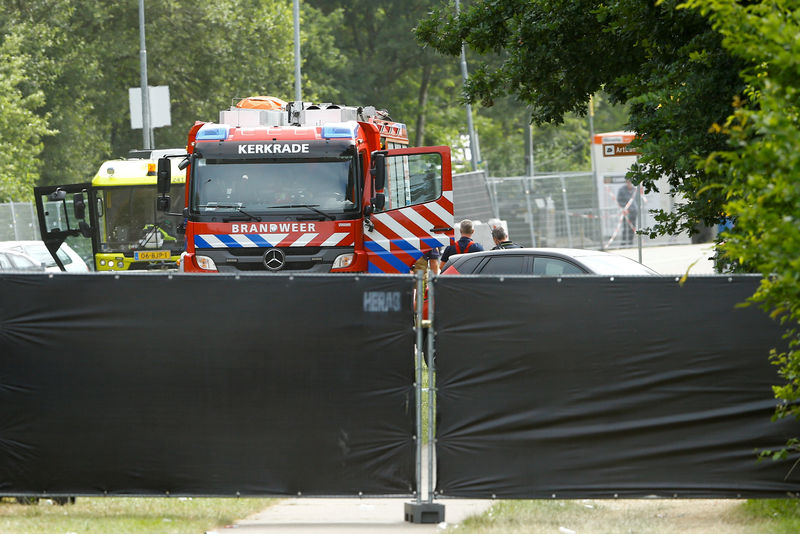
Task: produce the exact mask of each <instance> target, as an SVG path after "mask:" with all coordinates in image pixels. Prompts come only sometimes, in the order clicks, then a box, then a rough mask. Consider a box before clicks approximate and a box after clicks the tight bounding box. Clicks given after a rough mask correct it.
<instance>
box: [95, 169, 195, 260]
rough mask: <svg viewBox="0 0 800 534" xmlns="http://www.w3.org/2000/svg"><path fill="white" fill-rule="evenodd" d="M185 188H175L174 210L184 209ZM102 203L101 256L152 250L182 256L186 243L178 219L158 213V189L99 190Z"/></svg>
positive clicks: (100, 215) (118, 187) (173, 189)
mask: <svg viewBox="0 0 800 534" xmlns="http://www.w3.org/2000/svg"><path fill="white" fill-rule="evenodd" d="M184 187H185V186H184V184H172V187H171V188H170V199H171V205H172V206H173V209H175V210H180V209H181V207H182V206H183V205H184V200H183V199H184ZM97 191H98V198H99V199H102V200H101V202H100V206H102V209H101V210H99V212H98V215H99V221H100V228H101V229H102V231H101V232H100V252H128V251H132V250H141V249H149V248H159V249H164V250H171V251H173V252H176V253H179V252H180V251H181V250H182V249H183V239H182V238H180V237H179V236H178V233H177V231H176V226H177V224H178V223H179V222H180V221H179V219H178V218H177V217H174V216H168V215H167V214H166V213H164V212H161V211H156V209H155V201H156V196H157V195H156V186H155V185H137V186H117V187H102V188H97Z"/></svg>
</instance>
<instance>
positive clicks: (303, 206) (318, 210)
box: [269, 204, 336, 221]
mask: <svg viewBox="0 0 800 534" xmlns="http://www.w3.org/2000/svg"><path fill="white" fill-rule="evenodd" d="M317 206H319V204H282V205H280V206H269V207H270V208H308V209H310V210H311V211H315V212H317V213H319V214H320V215H322V216H323V217H325V218H326V219H330V220H332V221H335V220H336V217H335V216H333V215H331V214H330V213H325V212H324V211H322V210H321V209H317Z"/></svg>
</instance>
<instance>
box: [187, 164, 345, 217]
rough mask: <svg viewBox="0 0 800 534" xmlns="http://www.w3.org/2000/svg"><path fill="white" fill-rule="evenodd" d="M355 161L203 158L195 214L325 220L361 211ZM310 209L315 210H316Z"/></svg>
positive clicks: (197, 170) (197, 168)
mask: <svg viewBox="0 0 800 534" xmlns="http://www.w3.org/2000/svg"><path fill="white" fill-rule="evenodd" d="M353 162H354V160H353V158H352V157H341V158H334V159H328V158H326V159H318V158H305V159H285V160H269V161H264V160H225V159H216V160H215V159H209V160H205V159H198V160H197V162H196V164H195V166H194V169H193V175H194V178H193V180H194V188H193V195H192V203H193V206H192V207H193V209H194V210H196V211H198V212H199V213H201V214H211V213H217V212H220V211H221V212H226V213H235V212H238V211H240V210H241V209H245V211H246V212H247V213H248V214H252V213H258V214H265V213H267V214H272V213H275V214H285V213H286V211H287V209H297V208H300V209H301V211H302V212H303V213H306V214H308V213H312V214H313V213H315V212H316V213H317V214H318V215H320V216H325V215H330V216H331V217H333V216H335V215H337V214H343V213H345V212H348V211H350V212H351V211H353V210H356V209H357V208H358V189H357V187H356V184H357V181H356V179H355V177H356V172H355V165H354V164H353ZM309 208H316V210H311V209H309Z"/></svg>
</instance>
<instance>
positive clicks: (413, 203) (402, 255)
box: [364, 146, 453, 273]
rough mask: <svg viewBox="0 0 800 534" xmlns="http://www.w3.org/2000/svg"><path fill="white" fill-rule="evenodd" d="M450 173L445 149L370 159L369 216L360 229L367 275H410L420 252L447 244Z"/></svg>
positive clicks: (405, 150) (399, 151) (400, 152)
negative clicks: (378, 273)
mask: <svg viewBox="0 0 800 534" xmlns="http://www.w3.org/2000/svg"><path fill="white" fill-rule="evenodd" d="M451 172H452V171H451V166H450V148H449V147H446V146H439V147H419V148H402V149H397V150H385V151H380V152H376V153H374V154H373V158H372V170H371V176H372V179H373V191H374V195H373V197H372V206H371V211H372V213H371V215H370V217H369V221H368V222H367V224H366V225H365V229H364V248H365V250H366V252H367V259H368V265H369V272H383V273H408V272H410V270H411V267H412V265H413V264H414V262H415V261H416V260H417V259H419V258H420V257H421V256H422V254H423V253H424V252H427V251H428V250H430V249H431V248H441V247H445V246H447V245H449V244H450V239H451V237H452V236H453V182H452V174H451ZM381 186H383V188H382V189H381ZM365 222H366V221H365Z"/></svg>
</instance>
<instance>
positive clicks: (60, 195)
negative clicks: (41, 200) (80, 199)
mask: <svg viewBox="0 0 800 534" xmlns="http://www.w3.org/2000/svg"><path fill="white" fill-rule="evenodd" d="M65 198H67V192H66V191H64V190H63V189H56V190H55V191H53V192H52V193H50V194H49V195H47V200H52V201H54V202H55V201H58V200H64V199H65Z"/></svg>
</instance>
